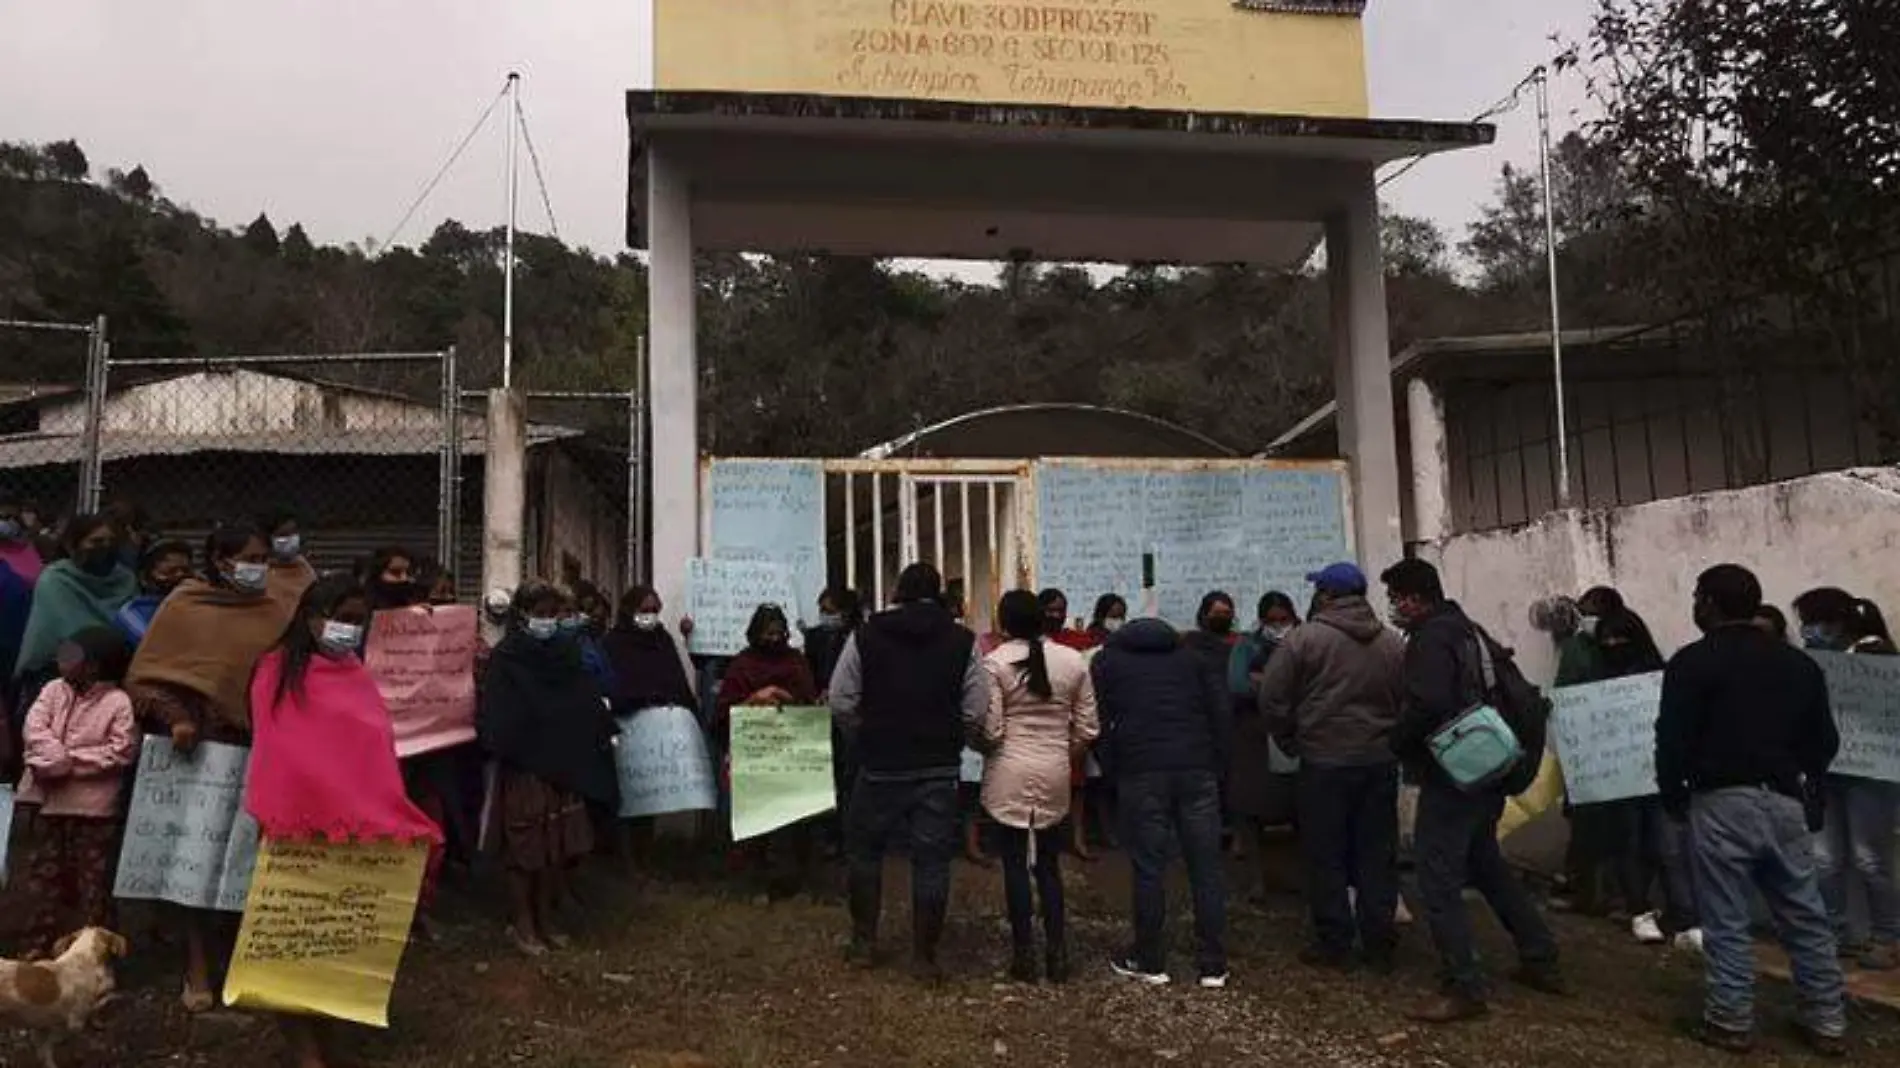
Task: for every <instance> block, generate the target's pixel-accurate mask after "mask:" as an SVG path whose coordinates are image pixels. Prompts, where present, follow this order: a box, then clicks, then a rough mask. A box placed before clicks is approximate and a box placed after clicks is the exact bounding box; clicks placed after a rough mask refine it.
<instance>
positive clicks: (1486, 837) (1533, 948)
mask: <svg viewBox="0 0 1900 1068" xmlns="http://www.w3.org/2000/svg"><path fill="white" fill-rule="evenodd" d="M1503 814H1504V796H1503V795H1502V794H1498V793H1482V794H1467V793H1461V792H1460V791H1458V790H1457V789H1456V788H1454V787H1451V786H1447V785H1445V784H1443V783H1440V782H1437V781H1435V780H1433V779H1427V780H1426V781H1425V784H1424V786H1422V787H1420V789H1419V796H1418V828H1417V830H1416V831H1415V832H1414V833H1413V845H1412V851H1413V853H1414V862H1415V863H1416V865H1417V868H1418V893H1419V897H1420V899H1421V900H1422V901H1423V902H1424V905H1425V918H1426V923H1427V925H1428V926H1429V927H1430V928H1431V932H1432V943H1433V944H1434V945H1435V946H1437V948H1438V960H1439V980H1440V982H1441V983H1442V984H1443V985H1444V987H1445V989H1446V990H1447V991H1449V992H1451V993H1455V994H1459V995H1462V996H1464V997H1468V998H1472V999H1476V1000H1482V999H1483V998H1484V995H1485V982H1484V972H1483V970H1482V969H1481V968H1479V967H1478V951H1477V948H1476V947H1475V946H1474V945H1473V944H1472V940H1471V913H1470V912H1469V910H1467V909H1466V908H1465V898H1464V891H1465V886H1466V885H1467V884H1468V885H1470V886H1472V887H1475V888H1476V889H1477V891H1478V892H1479V893H1480V894H1482V895H1484V899H1485V901H1486V902H1487V903H1488V904H1489V905H1490V906H1491V911H1492V912H1495V913H1497V917H1498V922H1500V923H1502V924H1503V925H1504V929H1505V930H1506V931H1509V932H1510V934H1511V938H1512V939H1513V940H1515V941H1516V942H1517V955H1518V959H1519V960H1520V961H1521V962H1522V963H1523V964H1524V965H1525V966H1526V967H1549V966H1553V965H1555V964H1556V963H1557V940H1556V939H1555V938H1553V937H1551V933H1550V927H1549V925H1548V924H1546V923H1545V922H1544V917H1543V916H1542V915H1540V914H1539V913H1538V911H1537V906H1536V904H1535V903H1533V902H1532V901H1531V895H1530V892H1529V891H1527V890H1525V889H1524V884H1523V883H1522V882H1520V881H1519V880H1518V877H1517V873H1516V872H1514V871H1512V870H1511V867H1510V865H1509V864H1507V863H1505V860H1504V853H1503V851H1502V850H1500V849H1499V848H1498V817H1499V816H1502V815H1503Z"/></svg>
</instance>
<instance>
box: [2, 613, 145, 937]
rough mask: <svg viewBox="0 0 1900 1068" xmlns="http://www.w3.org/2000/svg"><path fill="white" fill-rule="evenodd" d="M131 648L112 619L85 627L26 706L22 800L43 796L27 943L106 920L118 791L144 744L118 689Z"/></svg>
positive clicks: (38, 800) (33, 851)
mask: <svg viewBox="0 0 1900 1068" xmlns="http://www.w3.org/2000/svg"><path fill="white" fill-rule="evenodd" d="M130 659H131V656H130V654H129V652H128V651H127V649H126V647H125V639H124V638H123V637H121V636H120V635H119V632H118V631H117V630H114V629H113V628H111V627H88V628H86V629H85V630H82V631H80V632H79V633H77V634H75V635H73V636H72V637H71V638H68V639H67V640H66V641H63V642H61V643H60V645H59V650H58V653H57V654H56V656H55V662H56V663H57V664H58V665H59V678H57V679H55V680H53V681H52V682H50V683H48V684H47V686H46V688H45V689H43V690H41V691H40V696H39V699H38V700H36V701H34V702H33V707H32V709H31V710H30V711H28V712H27V714H26V730H25V741H26V774H25V775H24V776H23V777H22V778H21V780H20V795H19V800H20V803H21V804H23V805H36V806H38V808H39V813H38V816H37V817H36V818H35V819H34V820H33V826H32V832H31V836H30V838H29V840H28V843H27V849H26V854H27V861H26V870H25V880H24V889H25V894H24V898H25V900H26V901H27V903H28V905H29V907H30V908H31V909H32V910H33V916H32V919H31V921H30V923H29V925H28V928H27V937H28V939H29V941H28V944H29V945H31V946H34V947H37V948H39V949H42V950H49V949H51V947H52V945H53V942H54V941H55V940H56V939H58V938H59V936H60V935H63V934H66V933H68V932H70V931H73V930H77V929H78V928H80V927H87V926H101V927H103V926H107V925H108V921H109V920H110V911H111V905H112V862H113V860H114V856H113V854H114V852H115V847H116V846H117V844H118V838H119V829H120V824H121V822H122V820H123V815H122V809H121V808H120V805H119V792H120V790H121V789H122V788H123V785H124V780H125V772H126V769H127V768H130V767H131V766H132V765H133V763H134V762H135V761H137V760H138V753H139V733H138V726H137V723H136V721H135V720H134V719H133V715H132V701H131V698H129V697H127V696H126V695H125V691H123V690H121V689H119V682H120V680H122V679H123V678H124V677H125V669H126V665H127V663H128V662H129V661H130Z"/></svg>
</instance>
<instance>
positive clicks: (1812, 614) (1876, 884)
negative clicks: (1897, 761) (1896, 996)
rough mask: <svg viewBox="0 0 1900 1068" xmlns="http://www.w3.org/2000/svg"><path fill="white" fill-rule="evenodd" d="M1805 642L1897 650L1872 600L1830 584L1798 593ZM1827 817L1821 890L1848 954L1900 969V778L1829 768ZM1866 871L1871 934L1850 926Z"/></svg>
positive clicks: (1877, 966) (1852, 650) (1874, 651)
mask: <svg viewBox="0 0 1900 1068" xmlns="http://www.w3.org/2000/svg"><path fill="white" fill-rule="evenodd" d="M1794 614H1795V615H1796V616H1797V617H1798V618H1799V619H1800V620H1801V644H1802V645H1804V646H1806V647H1807V648H1808V649H1811V650H1817V651H1820V652H1831V653H1847V654H1850V655H1866V656H1892V655H1894V646H1893V637H1892V635H1890V634H1888V632H1887V621H1886V619H1885V618H1884V617H1882V616H1881V614H1880V609H1879V608H1877V607H1875V606H1874V603H1873V602H1872V601H1869V600H1866V599H1865V598H1860V597H1855V596H1854V595H1853V594H1851V593H1848V592H1847V591H1846V590H1843V589H1838V588H1836V587H1833V586H1822V587H1820V588H1819V589H1813V590H1809V591H1808V592H1806V593H1804V594H1802V595H1801V596H1799V597H1796V598H1795V599H1794ZM1822 791H1823V797H1824V798H1825V809H1824V811H1825V812H1826V821H1827V822H1826V824H1825V825H1824V826H1823V827H1822V828H1821V833H1820V835H1819V836H1818V837H1817V838H1816V839H1815V858H1814V859H1815V863H1816V866H1817V867H1818V868H1819V869H1820V875H1821V897H1822V899H1823V900H1825V901H1826V902H1827V911H1828V915H1829V916H1831V917H1832V918H1833V920H1834V930H1835V935H1836V937H1837V938H1838V940H1839V942H1840V950H1841V957H1842V959H1843V960H1848V961H1856V962H1858V963H1859V964H1860V966H1861V967H1862V968H1865V969H1867V970H1869V971H1893V970H1895V969H1896V968H1900V886H1896V882H1895V878H1894V862H1893V839H1894V830H1895V827H1896V825H1900V784H1895V783H1890V782H1882V781H1881V780H1879V779H1869V778H1863V777H1862V776H1859V775H1836V774H1833V773H1829V774H1828V776H1827V777H1826V779H1825V781H1824V782H1823V784H1822ZM1850 876H1858V878H1859V880H1860V883H1861V887H1862V889H1863V892H1864V894H1865V897H1866V901H1867V926H1868V932H1867V937H1865V938H1862V937H1860V936H1859V935H1858V934H1857V933H1855V932H1854V931H1852V930H1850V924H1851V920H1850V917H1849V914H1848V909H1847V881H1848V879H1849V878H1850Z"/></svg>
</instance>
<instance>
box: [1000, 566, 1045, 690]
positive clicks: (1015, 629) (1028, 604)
mask: <svg viewBox="0 0 1900 1068" xmlns="http://www.w3.org/2000/svg"><path fill="white" fill-rule="evenodd" d="M996 619H997V622H999V623H1001V624H1002V626H1003V633H1004V634H1006V635H1008V636H1009V637H1011V638H1015V639H1016V640H1018V641H1024V642H1028V643H1029V655H1028V656H1026V657H1023V658H1022V659H1021V660H1018V661H1017V662H1016V667H1017V668H1019V669H1020V670H1021V671H1022V676H1023V683H1024V685H1026V686H1028V687H1029V692H1030V693H1033V694H1035V695H1036V696H1037V697H1040V698H1042V699H1043V700H1045V701H1047V700H1048V699H1049V698H1050V697H1051V696H1053V695H1054V694H1055V687H1053V686H1051V685H1049V660H1048V658H1047V657H1046V656H1044V655H1043V651H1042V626H1043V623H1042V600H1041V599H1040V598H1038V597H1037V596H1036V595H1035V594H1033V593H1030V592H1029V591H1028V590H1011V591H1009V592H1008V593H1006V594H1004V595H1003V599H1002V600H1001V601H1000V602H998V603H997V605H996Z"/></svg>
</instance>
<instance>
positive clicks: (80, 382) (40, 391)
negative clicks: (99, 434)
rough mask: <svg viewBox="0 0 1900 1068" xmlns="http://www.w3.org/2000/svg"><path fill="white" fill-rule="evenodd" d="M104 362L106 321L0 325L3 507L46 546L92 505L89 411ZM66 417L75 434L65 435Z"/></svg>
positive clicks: (0, 494) (8, 321)
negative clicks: (64, 524)
mask: <svg viewBox="0 0 1900 1068" xmlns="http://www.w3.org/2000/svg"><path fill="white" fill-rule="evenodd" d="M104 359H105V321H104V320H103V319H98V320H94V321H93V322H91V323H55V322H41V321H30V320H19V319H0V504H6V505H8V506H11V507H12V508H14V509H15V510H17V512H18V513H19V514H20V516H21V518H23V519H25V520H26V521H27V525H28V526H29V527H30V528H31V529H32V531H33V533H34V534H35V535H36V536H38V537H40V538H41V540H42V541H53V540H56V538H57V533H58V531H59V528H60V525H61V523H62V521H63V520H64V519H65V518H66V517H67V516H69V515H71V514H73V513H74V512H75V511H77V510H81V509H85V508H88V507H90V506H91V505H92V499H91V497H90V491H89V487H90V485H91V483H92V475H91V468H90V467H89V466H88V462H87V461H88V458H89V457H90V456H91V455H92V450H91V448H90V446H89V444H88V442H89V439H88V438H87V436H86V434H85V431H84V427H85V413H86V410H87V404H88V397H89V396H90V393H91V390H90V383H92V382H93V381H94V380H95V378H96V375H97V374H98V369H99V366H100V364H102V363H103V361H104ZM48 413H51V414H52V418H50V419H48V418H47V417H46V416H47V415H48ZM68 418H70V420H72V421H73V425H76V426H77V427H78V428H79V429H78V432H77V433H68V432H66V431H65V429H64V428H65V426H66V425H67V422H68Z"/></svg>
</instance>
